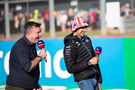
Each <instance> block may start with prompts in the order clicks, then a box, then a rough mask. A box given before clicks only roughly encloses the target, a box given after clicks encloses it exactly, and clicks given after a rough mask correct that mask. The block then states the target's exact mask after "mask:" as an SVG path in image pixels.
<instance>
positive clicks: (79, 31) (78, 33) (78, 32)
mask: <svg viewBox="0 0 135 90" xmlns="http://www.w3.org/2000/svg"><path fill="white" fill-rule="evenodd" d="M85 32H86V28H80V29H79V30H77V31H76V34H77V35H78V36H79V37H83V36H84V35H85Z"/></svg>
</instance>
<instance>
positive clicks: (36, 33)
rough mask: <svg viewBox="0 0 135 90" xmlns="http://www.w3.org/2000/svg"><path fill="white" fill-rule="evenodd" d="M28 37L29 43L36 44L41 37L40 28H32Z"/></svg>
mask: <svg viewBox="0 0 135 90" xmlns="http://www.w3.org/2000/svg"><path fill="white" fill-rule="evenodd" d="M28 35H29V40H30V42H31V43H37V42H38V40H39V38H40V37H41V36H42V34H41V28H40V27H35V26H33V27H32V28H31V30H30V32H29V34H28Z"/></svg>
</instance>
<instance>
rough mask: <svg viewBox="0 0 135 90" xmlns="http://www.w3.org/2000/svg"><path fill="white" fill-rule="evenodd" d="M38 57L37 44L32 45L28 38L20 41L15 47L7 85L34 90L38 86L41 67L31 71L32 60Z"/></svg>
mask: <svg viewBox="0 0 135 90" xmlns="http://www.w3.org/2000/svg"><path fill="white" fill-rule="evenodd" d="M36 56H37V52H36V47H35V44H31V43H30V42H29V41H28V39H27V38H26V37H23V38H21V39H20V40H18V41H17V42H16V43H15V45H14V46H13V48H12V50H11V53H10V59H9V68H10V72H9V75H8V76H7V81H6V83H7V84H8V85H11V86H16V87H21V88H26V89H33V88H34V87H36V86H37V85H38V80H39V73H40V72H39V65H38V66H37V67H36V68H35V69H33V70H31V71H29V70H30V67H31V60H33V59H34V58H35V57H36Z"/></svg>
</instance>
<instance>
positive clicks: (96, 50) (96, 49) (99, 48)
mask: <svg viewBox="0 0 135 90" xmlns="http://www.w3.org/2000/svg"><path fill="white" fill-rule="evenodd" d="M94 52H95V54H96V55H97V56H98V57H99V55H100V54H101V53H102V47H99V46H98V47H96V48H95V51H94Z"/></svg>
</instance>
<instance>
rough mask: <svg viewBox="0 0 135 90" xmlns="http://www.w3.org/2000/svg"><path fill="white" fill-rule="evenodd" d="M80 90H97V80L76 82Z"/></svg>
mask: <svg viewBox="0 0 135 90" xmlns="http://www.w3.org/2000/svg"><path fill="white" fill-rule="evenodd" d="M78 86H79V88H80V90H98V85H97V80H96V79H95V78H91V79H85V80H81V81H79V82H78Z"/></svg>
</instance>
